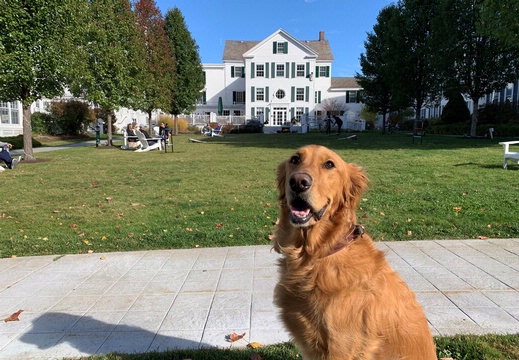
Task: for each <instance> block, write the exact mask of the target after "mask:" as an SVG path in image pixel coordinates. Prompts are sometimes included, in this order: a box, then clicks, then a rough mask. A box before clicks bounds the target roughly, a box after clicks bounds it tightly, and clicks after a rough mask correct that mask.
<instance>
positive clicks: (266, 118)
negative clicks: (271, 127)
mask: <svg viewBox="0 0 519 360" xmlns="http://www.w3.org/2000/svg"><path fill="white" fill-rule="evenodd" d="M269 117H270V108H266V109H265V119H264V120H265V121H268V120H269ZM267 123H268V122H267Z"/></svg>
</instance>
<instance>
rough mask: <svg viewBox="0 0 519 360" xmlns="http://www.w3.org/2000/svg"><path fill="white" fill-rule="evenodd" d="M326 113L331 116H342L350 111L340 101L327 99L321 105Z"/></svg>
mask: <svg viewBox="0 0 519 360" xmlns="http://www.w3.org/2000/svg"><path fill="white" fill-rule="evenodd" d="M321 106H322V108H323V110H324V112H325V113H326V114H327V115H329V116H335V115H341V114H344V113H345V112H347V111H348V110H349V108H348V106H346V104H345V103H343V102H342V101H339V99H337V98H335V99H325V100H324V101H323V102H322V104H321Z"/></svg>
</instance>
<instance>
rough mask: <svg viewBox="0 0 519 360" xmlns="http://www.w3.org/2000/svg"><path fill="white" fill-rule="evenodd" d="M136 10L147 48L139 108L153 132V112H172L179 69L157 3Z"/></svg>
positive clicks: (141, 0)
mask: <svg viewBox="0 0 519 360" xmlns="http://www.w3.org/2000/svg"><path fill="white" fill-rule="evenodd" d="M134 9H135V10H134V11H135V13H136V15H137V23H138V24H139V28H140V32H141V36H142V41H143V46H144V48H145V52H144V65H145V68H144V71H143V72H142V75H143V76H142V78H143V79H142V81H141V82H140V85H139V94H140V101H139V102H138V105H137V108H138V109H140V110H142V111H144V112H146V113H147V114H148V126H149V128H150V129H151V127H152V124H151V114H152V112H153V111H154V110H155V109H163V110H169V107H170V102H171V91H172V89H173V85H174V76H175V72H174V71H175V66H174V63H173V57H172V53H171V49H170V46H169V39H168V37H167V35H166V31H165V29H164V19H163V18H162V13H161V12H160V10H159V9H158V8H157V5H156V3H155V1H154V0H138V1H137V2H136V3H135V4H134Z"/></svg>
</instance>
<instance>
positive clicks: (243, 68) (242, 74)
mask: <svg viewBox="0 0 519 360" xmlns="http://www.w3.org/2000/svg"><path fill="white" fill-rule="evenodd" d="M241 77H245V66H242V67H241Z"/></svg>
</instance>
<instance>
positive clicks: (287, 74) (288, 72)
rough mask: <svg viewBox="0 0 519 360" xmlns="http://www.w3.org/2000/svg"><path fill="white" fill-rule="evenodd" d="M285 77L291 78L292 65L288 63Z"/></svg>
mask: <svg viewBox="0 0 519 360" xmlns="http://www.w3.org/2000/svg"><path fill="white" fill-rule="evenodd" d="M285 77H286V78H289V77H290V63H288V62H287V63H286V64H285Z"/></svg>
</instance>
